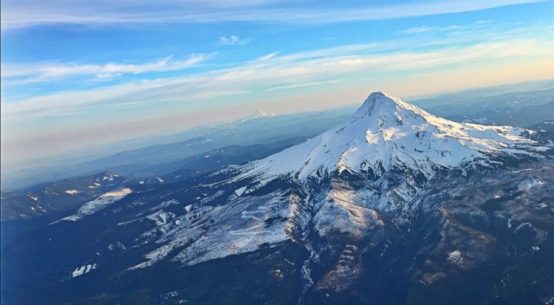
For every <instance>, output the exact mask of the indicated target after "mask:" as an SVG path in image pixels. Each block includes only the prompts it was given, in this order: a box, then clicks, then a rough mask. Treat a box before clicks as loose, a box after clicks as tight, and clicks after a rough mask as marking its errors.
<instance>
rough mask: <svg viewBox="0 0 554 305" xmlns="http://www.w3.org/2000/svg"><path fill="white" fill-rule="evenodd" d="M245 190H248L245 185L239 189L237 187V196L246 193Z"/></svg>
mask: <svg viewBox="0 0 554 305" xmlns="http://www.w3.org/2000/svg"><path fill="white" fill-rule="evenodd" d="M244 191H246V186H243V187H241V188H239V189H236V190H235V195H237V197H240V196H242V194H243V193H244Z"/></svg>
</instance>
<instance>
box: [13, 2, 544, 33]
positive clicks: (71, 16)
mask: <svg viewBox="0 0 554 305" xmlns="http://www.w3.org/2000/svg"><path fill="white" fill-rule="evenodd" d="M542 1H543V0H489V1H482V0H465V1H457V0H446V1H441V2H436V1H418V2H409V3H401V4H388V5H384V4H371V3H369V4H366V5H364V6H358V7H353V8H342V7H331V6H329V7H327V8H306V6H302V5H298V3H297V2H296V1H279V0H275V1H271V0H270V1H264V0H259V1H258V0H245V1H238V2H235V1H223V0H213V1H208V2H203V1H173V0H164V1H156V2H155V4H149V2H145V1H143V0H125V1H117V2H115V3H114V2H113V1H99V2H95V3H94V5H91V4H90V1H85V0H76V1H71V2H67V1H61V0H58V1H48V2H40V1H36V0H27V1H13V2H9V3H7V4H5V5H4V6H3V7H2V30H3V31H4V30H9V29H16V28H25V27H30V26H37V25H48V24H81V25H123V24H152V23H167V22H182V23H206V22H207V23H211V22H234V21H237V22H263V23H266V22H277V23H335V22H345V21H359V20H379V19H391V18H403V17H413V16H426V15H438V14H448V13H459V12H468V11H478V10H484V9H489V8H495V7H502V6H508V5H516V4H524V3H533V2H542Z"/></svg>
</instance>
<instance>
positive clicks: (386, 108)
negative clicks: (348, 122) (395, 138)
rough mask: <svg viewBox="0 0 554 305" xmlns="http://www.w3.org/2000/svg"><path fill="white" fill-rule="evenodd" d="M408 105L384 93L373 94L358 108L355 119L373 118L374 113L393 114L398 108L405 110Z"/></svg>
mask: <svg viewBox="0 0 554 305" xmlns="http://www.w3.org/2000/svg"><path fill="white" fill-rule="evenodd" d="M405 106H406V103H405V102H403V101H402V100H400V99H398V98H395V97H392V96H390V95H388V94H386V93H384V92H382V91H376V92H372V93H371V94H370V95H369V96H368V97H367V99H366V100H365V101H364V103H363V104H362V106H360V108H358V110H357V111H356V113H355V114H354V117H361V116H371V115H372V114H374V113H380V112H392V111H395V110H396V109H397V108H398V107H402V108H405Z"/></svg>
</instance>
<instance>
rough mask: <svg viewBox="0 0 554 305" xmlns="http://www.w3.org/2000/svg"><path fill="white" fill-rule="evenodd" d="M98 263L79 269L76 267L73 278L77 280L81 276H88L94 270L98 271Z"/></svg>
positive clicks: (72, 274) (72, 273)
mask: <svg viewBox="0 0 554 305" xmlns="http://www.w3.org/2000/svg"><path fill="white" fill-rule="evenodd" d="M96 266H97V265H96V263H94V264H88V265H82V266H79V267H75V269H74V270H73V271H72V272H71V277H72V278H76V277H79V276H81V275H84V274H87V273H89V272H91V271H92V270H96Z"/></svg>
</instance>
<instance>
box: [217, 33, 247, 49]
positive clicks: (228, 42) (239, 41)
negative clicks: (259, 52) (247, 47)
mask: <svg viewBox="0 0 554 305" xmlns="http://www.w3.org/2000/svg"><path fill="white" fill-rule="evenodd" d="M219 43H220V44H222V45H225V46H236V45H244V44H246V43H248V40H247V39H243V38H240V37H239V36H237V35H230V36H221V37H219Z"/></svg>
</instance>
